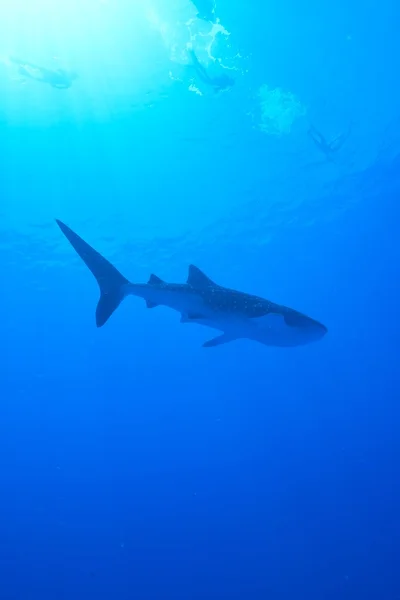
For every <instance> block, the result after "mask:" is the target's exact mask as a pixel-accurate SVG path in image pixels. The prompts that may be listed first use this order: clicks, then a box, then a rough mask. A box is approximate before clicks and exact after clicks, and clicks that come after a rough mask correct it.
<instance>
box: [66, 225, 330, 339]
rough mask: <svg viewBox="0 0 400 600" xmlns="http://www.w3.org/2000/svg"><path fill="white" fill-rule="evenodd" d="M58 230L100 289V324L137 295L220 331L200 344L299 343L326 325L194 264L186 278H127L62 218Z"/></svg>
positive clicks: (317, 336)
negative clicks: (215, 279) (242, 289)
mask: <svg viewBox="0 0 400 600" xmlns="http://www.w3.org/2000/svg"><path fill="white" fill-rule="evenodd" d="M56 222H57V224H58V226H59V227H60V229H61V231H62V232H63V234H64V235H65V237H66V238H67V240H68V241H69V242H70V244H71V245H72V246H73V248H74V249H75V250H76V252H77V253H78V254H79V256H80V257H81V259H82V260H83V261H84V263H85V264H86V266H87V267H88V268H89V269H90V271H91V272H92V273H93V275H94V277H95V278H96V280H97V283H98V285H99V288H100V299H99V302H98V304H97V309H96V325H97V327H102V326H103V325H104V324H105V322H106V321H107V320H108V319H109V317H110V316H111V315H112V313H113V312H114V311H115V309H116V308H117V307H118V306H119V304H120V303H121V302H122V300H123V299H124V298H125V297H126V296H129V295H133V296H139V297H140V298H143V299H144V300H145V301H146V305H147V307H148V308H154V307H155V306H168V307H169V308H172V309H174V310H176V311H178V312H179V313H181V323H198V324H200V325H205V326H207V327H211V328H213V329H217V330H219V331H221V332H222V333H221V335H219V336H217V337H215V338H213V339H211V340H209V341H208V342H205V344H203V346H204V347H206V348H209V347H212V346H219V345H221V344H225V343H227V342H231V341H233V340H236V339H240V338H247V339H251V340H255V341H257V342H260V343H262V344H265V345H267V346H281V347H288V346H301V345H304V344H308V343H310V342H314V341H317V340H320V339H321V338H323V337H324V335H325V334H326V333H327V328H326V327H325V326H324V325H322V323H319V322H318V321H315V320H314V319H311V318H310V317H307V316H306V315H303V314H302V313H299V312H297V311H296V310H293V309H292V308H287V307H286V306H280V305H279V304H275V303H273V302H270V301H269V300H265V299H264V298H260V297H258V296H252V295H250V294H245V293H243V292H237V291H235V290H231V289H228V288H225V287H222V286H220V285H217V284H216V283H214V282H213V281H212V280H211V279H209V277H207V275H205V274H204V273H203V272H202V271H200V269H198V268H197V267H195V266H194V265H190V266H189V275H188V278H187V282H186V283H183V284H182V283H166V282H165V281H163V280H162V279H160V278H159V277H157V275H151V276H150V279H149V281H148V282H147V283H131V282H130V281H128V279H126V278H125V277H124V276H123V275H122V274H121V273H120V272H119V271H118V270H117V269H116V268H115V267H114V266H113V265H112V264H111V263H110V262H109V261H108V260H107V259H105V258H104V257H103V256H101V254H99V253H98V252H97V250H95V249H94V248H92V247H91V246H89V244H87V243H86V242H85V241H84V240H83V239H82V238H81V237H79V235H77V234H76V233H74V232H73V231H72V229H70V228H69V227H68V226H67V225H65V224H64V223H62V222H61V221H58V220H57V221H56Z"/></svg>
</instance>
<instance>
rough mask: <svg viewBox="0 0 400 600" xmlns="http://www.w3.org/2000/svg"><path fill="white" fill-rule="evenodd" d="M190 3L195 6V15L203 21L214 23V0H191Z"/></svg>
mask: <svg viewBox="0 0 400 600" xmlns="http://www.w3.org/2000/svg"><path fill="white" fill-rule="evenodd" d="M192 4H194V6H195V7H196V8H197V10H198V13H197V17H198V18H199V19H203V21H210V22H211V23H215V2H214V0H192Z"/></svg>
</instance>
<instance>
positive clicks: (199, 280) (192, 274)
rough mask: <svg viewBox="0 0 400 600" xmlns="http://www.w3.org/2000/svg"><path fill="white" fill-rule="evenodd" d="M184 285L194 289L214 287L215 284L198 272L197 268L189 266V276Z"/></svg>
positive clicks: (201, 272)
mask: <svg viewBox="0 0 400 600" xmlns="http://www.w3.org/2000/svg"><path fill="white" fill-rule="evenodd" d="M186 283H187V284H188V285H191V286H193V287H196V288H207V287H211V286H212V287H215V286H216V285H217V284H216V283H214V281H212V279H210V278H209V277H207V275H205V274H204V273H203V271H200V269H199V268H198V267H195V266H194V265H189V275H188V278H187V281H186Z"/></svg>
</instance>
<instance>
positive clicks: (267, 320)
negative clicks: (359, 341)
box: [252, 306, 328, 348]
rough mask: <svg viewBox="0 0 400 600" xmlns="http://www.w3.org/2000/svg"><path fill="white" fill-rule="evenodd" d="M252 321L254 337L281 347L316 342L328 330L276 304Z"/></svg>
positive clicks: (308, 318) (304, 316) (267, 343)
mask: <svg viewBox="0 0 400 600" xmlns="http://www.w3.org/2000/svg"><path fill="white" fill-rule="evenodd" d="M278 311H279V312H278ZM252 320H253V319H252ZM254 322H255V324H256V329H255V336H254V339H256V340H257V341H259V342H261V343H262V344H266V345H267V346H280V347H282V348H287V347H294V346H304V345H306V344H311V343H312V342H317V341H319V340H321V339H322V338H323V337H324V336H325V335H326V333H327V331H328V329H327V328H326V327H325V325H323V324H322V323H319V322H318V321H315V320H314V319H311V318H310V317H307V316H306V315H303V314H301V313H298V312H297V311H294V310H292V309H290V308H287V307H279V308H278V306H276V307H274V310H273V311H271V312H269V313H268V314H266V315H264V316H262V317H258V318H255V319H254Z"/></svg>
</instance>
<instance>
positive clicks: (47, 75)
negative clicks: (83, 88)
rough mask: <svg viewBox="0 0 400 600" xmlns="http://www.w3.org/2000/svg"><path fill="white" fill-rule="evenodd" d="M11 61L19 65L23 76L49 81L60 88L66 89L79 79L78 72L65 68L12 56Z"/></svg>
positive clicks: (44, 81) (42, 81) (19, 70)
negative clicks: (40, 64) (52, 67)
mask: <svg viewBox="0 0 400 600" xmlns="http://www.w3.org/2000/svg"><path fill="white" fill-rule="evenodd" d="M9 60H10V62H11V63H13V64H15V65H17V67H18V72H19V74H20V75H22V77H27V78H28V79H34V80H35V81H39V82H40V83H48V84H49V85H51V86H52V87H54V88H57V89H59V90H66V89H68V88H70V87H71V85H72V82H73V81H74V80H75V79H77V77H78V76H77V74H76V73H74V72H73V71H66V70H64V69H54V70H53V69H46V68H44V67H40V66H38V65H35V64H33V63H29V62H26V61H23V60H20V59H19V58H13V57H10V59H9Z"/></svg>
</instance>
